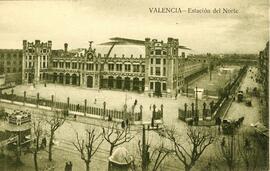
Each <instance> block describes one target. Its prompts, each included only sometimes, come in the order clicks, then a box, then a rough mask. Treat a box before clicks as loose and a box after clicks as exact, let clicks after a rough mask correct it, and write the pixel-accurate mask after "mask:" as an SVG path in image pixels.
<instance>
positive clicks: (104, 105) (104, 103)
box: [103, 102, 106, 120]
mask: <svg viewBox="0 0 270 171" xmlns="http://www.w3.org/2000/svg"><path fill="white" fill-rule="evenodd" d="M105 113H106V102H103V119H104V120H105Z"/></svg>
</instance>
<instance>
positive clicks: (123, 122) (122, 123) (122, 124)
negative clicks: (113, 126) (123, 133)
mask: <svg viewBox="0 0 270 171" xmlns="http://www.w3.org/2000/svg"><path fill="white" fill-rule="evenodd" d="M121 127H122V129H124V128H125V127H126V125H125V121H122V122H121Z"/></svg>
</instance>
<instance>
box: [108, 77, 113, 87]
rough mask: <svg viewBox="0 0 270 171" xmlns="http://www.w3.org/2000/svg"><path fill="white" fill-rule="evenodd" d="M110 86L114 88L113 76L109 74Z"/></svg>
mask: <svg viewBox="0 0 270 171" xmlns="http://www.w3.org/2000/svg"><path fill="white" fill-rule="evenodd" d="M108 88H113V76H109V79H108Z"/></svg>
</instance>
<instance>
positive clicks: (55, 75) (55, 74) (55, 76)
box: [53, 73, 57, 83]
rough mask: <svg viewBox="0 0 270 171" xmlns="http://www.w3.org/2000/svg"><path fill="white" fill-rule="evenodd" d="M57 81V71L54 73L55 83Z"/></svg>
mask: <svg viewBox="0 0 270 171" xmlns="http://www.w3.org/2000/svg"><path fill="white" fill-rule="evenodd" d="M56 81H57V73H53V83H56Z"/></svg>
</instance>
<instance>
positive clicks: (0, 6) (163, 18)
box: [0, 0, 269, 54]
mask: <svg viewBox="0 0 270 171" xmlns="http://www.w3.org/2000/svg"><path fill="white" fill-rule="evenodd" d="M149 8H181V9H182V10H187V9H188V8H192V9H194V8H197V9H201V8H207V9H210V10H212V9H213V8H231V9H237V10H238V11H239V12H238V13H237V14H212V13H211V14H194V13H193V14H192V13H174V14H171V13H170V14H168V13H158V14H157V13H155V14H154V13H150V10H149ZM268 8H269V4H268V0H259V1H254V0H218V1H217V0H185V1H184V0H166V1H165V0H136V1H135V0H91V1H82V0H72V1H68V0H66V1H65V0H62V1H53V0H50V1H41V0H37V1H0V48H1V49H21V48H22V40H24V39H26V40H28V41H34V40H35V39H39V40H41V41H48V40H52V42H53V49H59V48H63V44H64V43H65V42H67V43H68V44H69V48H72V49H73V48H86V47H88V41H90V40H91V41H94V45H95V44H99V43H102V42H106V41H108V40H109V38H111V37H125V38H134V39H139V40H144V39H145V38H146V37H149V38H151V39H158V40H163V41H167V38H168V37H173V38H178V39H179V42H180V44H181V45H184V46H187V47H189V48H191V49H192V52H193V53H207V52H210V53H256V54H257V53H258V51H260V50H262V49H263V48H264V47H265V44H266V42H267V41H268V40H269V13H268Z"/></svg>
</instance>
